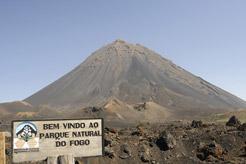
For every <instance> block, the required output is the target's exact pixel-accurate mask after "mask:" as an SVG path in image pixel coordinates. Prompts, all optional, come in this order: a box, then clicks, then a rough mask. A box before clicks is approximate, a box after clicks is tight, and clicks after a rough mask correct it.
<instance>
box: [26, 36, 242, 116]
mask: <svg viewBox="0 0 246 164" xmlns="http://www.w3.org/2000/svg"><path fill="white" fill-rule="evenodd" d="M114 98H115V99H117V100H119V101H121V102H124V103H127V104H138V103H143V102H154V103H156V104H158V105H160V106H162V107H165V108H167V109H170V110H172V111H189V112H190V111H192V112H194V111H195V112H200V113H203V112H206V111H215V110H230V109H231V110H233V109H238V108H245V107H246V103H245V101H243V100H242V99H240V98H238V97H236V96H234V95H232V94H230V93H228V92H227V91H225V90H223V89H221V88H219V87H216V86H214V85H213V84H210V83H209V82H207V81H205V80H203V79H202V78H200V77H198V76H195V75H193V74H192V73H190V72H188V71H186V70H184V69H183V68H181V67H179V66H177V65H175V64H174V63H173V62H172V61H170V60H168V59H165V58H163V57H162V56H161V55H159V54H157V53H156V52H154V51H152V50H150V49H148V48H146V47H144V46H142V45H139V44H130V43H127V42H125V41H123V40H116V41H114V42H113V43H110V44H108V45H106V46H104V47H102V48H100V49H98V50H97V51H95V52H94V53H92V54H91V55H90V56H89V57H88V58H87V59H86V60H85V61H84V62H83V63H82V64H80V65H79V66H77V67H76V68H75V69H73V70H72V71H71V72H69V73H68V74H66V75H64V76H63V77H61V78H60V79H58V80H57V81H55V82H53V83H52V84H50V85H48V86H47V87H45V88H43V89H42V90H40V91H38V92H37V93H35V94H33V95H32V96H30V97H28V98H26V99H25V100H24V101H25V102H28V103H30V104H32V105H33V106H38V105H48V106H51V107H56V108H60V107H69V108H71V107H86V106H103V105H105V104H106V103H107V102H108V101H109V100H112V99H114ZM190 114H191V113H190Z"/></svg>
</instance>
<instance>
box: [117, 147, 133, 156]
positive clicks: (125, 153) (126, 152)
mask: <svg viewBox="0 0 246 164" xmlns="http://www.w3.org/2000/svg"><path fill="white" fill-rule="evenodd" d="M120 150H121V152H120V155H119V157H120V158H121V159H126V158H129V157H131V156H132V154H131V150H130V148H129V146H128V145H127V144H123V145H121V147H120Z"/></svg>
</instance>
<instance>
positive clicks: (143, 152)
mask: <svg viewBox="0 0 246 164" xmlns="http://www.w3.org/2000/svg"><path fill="white" fill-rule="evenodd" d="M139 157H140V159H141V161H142V162H150V158H151V154H150V150H149V149H148V148H147V146H146V145H141V146H140V149H139Z"/></svg>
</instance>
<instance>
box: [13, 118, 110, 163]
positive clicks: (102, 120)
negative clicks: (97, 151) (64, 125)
mask: <svg viewBox="0 0 246 164" xmlns="http://www.w3.org/2000/svg"><path fill="white" fill-rule="evenodd" d="M98 119H99V120H101V131H102V136H101V139H102V145H101V146H102V155H95V156H83V157H82V156H81V158H88V157H101V156H104V155H105V147H104V138H105V137H104V136H105V134H104V130H105V129H104V118H102V117H100V118H74V119H73V118H61V119H60V118H54V119H52V118H48V119H23V120H22V119H20V120H12V121H11V136H12V139H11V149H12V160H11V161H12V163H15V162H14V158H13V156H14V123H15V122H24V121H27V122H32V121H36V122H42V121H70V120H71V121H75V120H98ZM57 156H59V154H57Z"/></svg>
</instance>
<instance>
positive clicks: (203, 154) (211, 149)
mask: <svg viewBox="0 0 246 164" xmlns="http://www.w3.org/2000/svg"><path fill="white" fill-rule="evenodd" d="M197 152H198V153H197V157H198V158H199V159H200V160H202V161H204V160H208V159H211V156H213V157H215V158H217V159H220V158H222V156H223V153H224V150H223V148H222V147H221V145H219V144H217V143H215V142H212V143H210V144H207V145H205V146H203V147H201V148H198V151H197Z"/></svg>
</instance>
